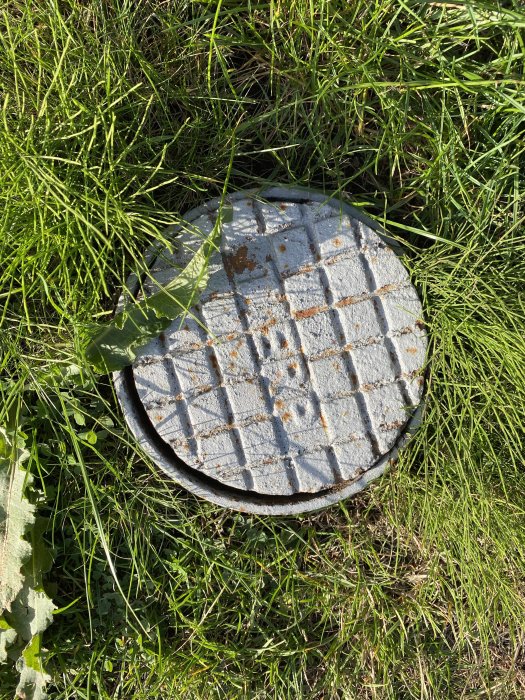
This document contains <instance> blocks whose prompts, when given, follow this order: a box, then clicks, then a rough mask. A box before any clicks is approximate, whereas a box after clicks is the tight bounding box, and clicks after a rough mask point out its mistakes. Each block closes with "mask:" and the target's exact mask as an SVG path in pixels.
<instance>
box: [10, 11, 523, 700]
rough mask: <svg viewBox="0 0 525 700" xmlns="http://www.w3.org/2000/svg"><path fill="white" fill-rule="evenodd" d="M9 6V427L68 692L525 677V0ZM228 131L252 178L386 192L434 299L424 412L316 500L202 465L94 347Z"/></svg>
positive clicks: (271, 692)
mask: <svg viewBox="0 0 525 700" xmlns="http://www.w3.org/2000/svg"><path fill="white" fill-rule="evenodd" d="M0 27H1V29H0V31H1V34H2V42H1V47H0V76H1V79H0V85H1V92H2V105H3V108H2V123H1V129H0V164H1V167H0V200H1V206H0V226H1V234H0V270H1V281H0V323H1V331H2V333H1V335H0V350H1V357H0V372H1V381H0V393H1V402H0V413H2V416H1V417H0V422H5V420H7V416H8V414H9V416H10V417H11V419H12V413H13V410H15V409H14V408H13V407H17V406H18V408H16V417H17V420H18V421H19V423H20V424H21V427H22V429H23V430H24V431H25V432H26V434H27V435H28V441H29V444H30V446H31V450H32V461H31V465H32V470H33V472H34V474H35V475H36V477H37V479H40V482H41V485H42V487H43V488H44V489H45V491H46V495H47V502H48V511H47V513H46V515H47V516H48V518H49V527H48V531H47V538H48V540H49V542H50V543H51V545H52V547H53V550H54V554H55V563H54V568H53V570H52V572H51V574H50V575H49V576H48V588H49V592H50V593H52V594H53V597H54V600H55V602H56V603H57V605H58V606H59V612H58V614H57V615H56V617H55V622H54V624H53V626H52V627H51V628H50V629H49V631H48V633H47V636H46V638H45V645H46V647H47V649H48V656H47V659H48V660H47V666H48V670H49V672H50V673H51V675H52V677H53V685H52V686H51V689H50V696H51V697H52V698H57V699H65V698H71V699H73V698H75V699H76V698H85V699H87V698H95V697H96V698H102V699H103V698H107V699H109V698H111V699H112V700H115V699H117V698H133V699H134V700H139V699H141V698H150V697H163V698H168V699H170V700H171V699H173V700H178V698H206V699H208V698H210V699H211V698H228V699H229V698H247V699H250V700H251V699H259V698H260V699H262V698H265V699H266V698H275V699H276V700H277V699H278V700H281V699H284V698H316V699H317V698H318V699H319V700H320V699H323V700H324V699H328V698H330V699H332V698H334V699H335V698H344V699H345V700H346V699H350V698H360V699H362V698H371V699H374V700H375V699H377V700H379V699H381V700H383V699H386V698H391V699H393V700H401V699H405V698H407V699H408V698H439V699H441V698H454V699H457V698H474V697H475V698H501V699H502V700H510V699H511V698H522V697H525V653H524V646H523V634H524V624H523V620H524V619H525V591H524V580H525V579H524V575H525V564H524V561H525V528H524V524H525V519H524V506H525V501H524V498H523V493H524V491H525V474H524V470H523V457H522V454H523V443H524V440H523V421H524V418H525V416H524V406H525V352H524V340H523V318H524V316H525V314H524V311H525V309H524V296H523V291H524V290H523V269H524V256H523V253H524V249H525V237H524V233H523V231H524V206H523V201H524V193H525V183H524V169H523V165H524V149H525V146H524V134H525V119H524V117H525V98H524V84H525V77H524V56H525V42H524V40H525V35H524V29H525V11H524V10H523V7H522V5H521V4H520V3H519V2H506V3H495V2H494V3H493V2H488V1H486V0H479V1H478V0H476V1H474V2H458V3H439V2H427V3H420V2H415V0H408V2H394V1H393V0H377V2H375V3H368V2H364V1H361V0H357V1H356V2H353V3H347V2H342V1H341V2H340V1H339V0H336V1H334V2H328V1H323V0H319V2H316V3H313V2H306V0H304V1H303V0H288V1H287V2H284V1H283V2H278V1H277V0H274V1H271V2H268V3H254V2H247V3H245V4H242V3H239V2H233V1H231V0H223V1H222V2H184V1H182V0H178V1H177V2H171V1H166V0H146V1H143V2H141V3H132V2H129V1H128V0H112V1H111V2H103V1H102V0H84V1H83V2H78V0H62V1H61V2H58V0H39V2H34V1H33V2H31V1H30V0H25V2H24V1H22V0H15V1H14V2H9V3H4V5H3V7H2V14H1V18H0ZM232 148H234V149H235V152H234V154H235V157H234V160H233V168H232V171H231V175H230V183H231V189H237V188H243V187H247V186H253V185H254V184H262V183H265V182H269V181H272V182H275V181H277V182H289V183H299V184H303V185H310V186H313V187H318V188H323V189H324V190H325V191H326V192H328V193H336V194H337V195H338V196H341V197H343V198H345V199H347V200H348V201H351V202H352V203H354V204H356V205H357V206H360V207H362V208H363V209H364V210H366V212H367V213H368V214H370V215H372V216H374V217H375V218H376V219H377V220H378V221H380V222H381V223H382V224H383V225H385V226H386V227H387V228H388V229H389V230H390V232H391V233H393V234H395V235H397V236H399V237H400V239H401V240H403V241H404V243H405V244H406V246H407V248H408V249H409V255H407V258H406V260H405V262H406V264H407V266H408V267H409V269H410V271H411V274H412V278H413V280H414V282H415V283H416V284H417V285H418V286H419V288H420V289H421V294H422V298H423V301H424V306H425V312H426V316H427V319H428V326H429V333H430V335H431V338H432V354H431V364H430V377H429V382H428V395H427V403H426V417H425V421H424V424H423V427H422V429H421V430H420V432H419V433H418V434H417V437H416V438H415V439H414V440H413V441H412V443H411V445H410V446H409V448H408V449H407V450H405V451H404V453H403V455H402V457H401V459H400V461H399V463H398V464H397V465H396V466H395V467H394V468H393V469H392V470H391V471H390V472H389V473H388V474H387V475H386V476H384V477H383V478H382V479H381V480H380V481H379V482H378V483H376V484H375V485H374V486H372V487H371V488H369V489H368V490H367V491H366V492H364V493H363V494H361V495H360V496H358V497H357V498H354V499H352V500H349V501H347V502H345V503H342V504H341V505H339V506H334V507H333V508H330V509H328V510H326V511H324V512H322V513H319V514H314V515H309V516H303V517H297V518H289V519H275V518H270V519H267V518H258V517H248V516H245V515H240V514H235V513H232V512H228V511H224V510H221V509H219V508H216V507H214V506H211V505H209V504H207V503H204V502H201V501H198V500H197V499H196V498H194V497H193V496H191V495H189V494H187V493H185V492H183V491H181V490H179V489H177V488H176V487H175V486H174V485H173V484H172V483H168V482H167V481H166V479H163V478H162V477H160V476H159V474H158V473H157V471H156V470H155V469H154V467H153V466H152V465H151V464H149V462H147V461H145V459H144V457H143V456H142V455H140V454H138V453H137V450H136V448H135V446H134V443H133V441H132V440H131V439H130V437H129V436H128V435H127V433H126V431H125V429H124V427H123V422H122V418H121V416H120V413H119V412H118V409H117V406H116V402H115V399H114V396H113V392H112V388H111V385H110V382H109V380H108V379H107V378H104V377H103V378H100V377H95V376H93V375H92V374H90V372H89V370H88V369H87V368H85V367H84V366H82V354H81V348H82V344H83V342H84V340H85V337H86V331H87V330H88V329H89V327H90V325H91V324H92V322H93V320H98V321H101V320H104V319H107V318H109V317H110V316H111V314H112V312H113V308H114V304H115V300H116V298H117V297H118V294H119V290H120V289H121V287H122V285H123V284H124V282H125V279H126V277H127V275H128V274H129V273H130V272H131V271H138V270H140V269H141V267H142V266H143V264H144V263H143V261H142V252H143V250H144V249H145V247H146V246H147V245H148V244H149V243H151V242H152V241H158V242H160V243H162V242H163V240H164V239H163V235H164V234H163V229H164V227H165V226H166V225H167V224H169V223H173V222H175V221H177V220H178V218H179V217H180V216H181V215H182V214H183V213H184V211H185V210H186V209H187V208H189V207H191V206H193V205H195V204H198V203H200V202H202V201H203V200H205V199H207V198H209V197H211V196H216V195H219V194H220V193H221V189H222V183H223V181H224V178H225V177H226V174H227V172H228V167H229V163H230V157H231V153H232ZM0 674H2V676H1V677H2V682H1V683H0V688H1V690H0V697H1V698H6V699H7V698H10V697H11V696H12V690H13V688H14V686H15V681H14V679H13V678H11V677H10V676H9V673H8V672H7V671H5V672H4V671H2V670H0Z"/></svg>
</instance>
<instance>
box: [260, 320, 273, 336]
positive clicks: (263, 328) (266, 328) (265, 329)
mask: <svg viewBox="0 0 525 700" xmlns="http://www.w3.org/2000/svg"><path fill="white" fill-rule="evenodd" d="M276 324H277V319H276V318H274V317H272V318H271V319H269V321H267V322H266V323H265V324H264V326H261V327H260V329H259V330H260V331H261V333H262V334H263V335H268V333H269V332H270V328H271V327H272V326H275V325H276Z"/></svg>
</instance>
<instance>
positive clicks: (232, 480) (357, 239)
mask: <svg viewBox="0 0 525 700" xmlns="http://www.w3.org/2000/svg"><path fill="white" fill-rule="evenodd" d="M229 202H230V204H231V205H232V207H233V219H232V220H231V221H228V222H227V223H224V224H223V229H222V242H221V251H220V253H219V252H217V253H216V254H215V255H214V256H213V258H212V260H211V274H210V282H209V285H208V287H207V289H206V291H205V293H204V294H203V295H202V297H201V300H200V303H199V304H198V305H197V306H196V307H195V308H194V309H193V316H192V317H190V316H187V317H186V318H185V319H184V320H183V321H182V322H181V321H180V320H176V321H174V322H173V323H172V324H171V326H170V327H169V328H168V329H167V330H166V331H165V332H164V333H161V334H160V336H159V337H158V338H157V339H156V340H155V341H154V342H151V343H149V345H147V346H146V347H144V348H143V349H142V351H141V352H140V354H139V355H138V357H137V359H136V361H135V363H134V364H133V366H132V367H130V368H127V369H126V370H124V371H123V372H119V373H117V374H116V375H115V380H116V387H117V392H118V396H119V399H120V401H121V403H122V406H123V409H124V412H125V415H126V419H127V421H128V423H129V425H130V427H131V430H132V431H133V433H134V434H135V436H136V437H137V438H138V440H139V441H140V443H141V444H142V446H143V447H144V448H145V449H146V451H148V452H149V453H150V454H151V455H152V457H153V459H154V460H155V462H156V463H157V464H158V465H159V466H160V467H162V469H164V471H166V472H167V473H168V474H169V475H170V476H172V477H173V479H174V480H175V481H177V482H178V483H180V484H182V485H184V486H185V487H186V488H188V489H189V490H190V491H193V492H194V493H196V494H198V495H200V496H202V497H204V498H207V499H209V500H211V501H214V502H215V503H219V504H221V505H224V506H228V507H231V508H236V509H238V510H243V511H251V512H256V513H280V514H285V513H298V512H302V511H308V510H314V509H316V508H320V507H322V506H325V505H328V504H330V503H333V502H335V501H337V500H339V499H341V498H345V497H347V496H349V495H351V494H352V493H355V492H357V491H359V490H361V489H362V488H363V487H364V486H365V485H366V484H367V483H368V482H369V481H370V480H371V479H372V478H374V477H376V476H378V475H379V474H380V473H381V472H382V471H383V470H384V468H385V466H386V464H387V463H388V461H389V460H391V459H392V458H393V457H394V456H395V453H396V450H397V448H398V447H399V445H400V444H401V443H402V442H403V441H404V440H405V439H406V436H407V434H408V431H409V430H410V429H411V428H413V427H414V425H415V422H416V420H417V411H416V410H415V409H416V407H417V406H418V404H419V402H420V400H421V395H422V390H423V377H422V368H423V365H424V361H425V352H426V346H427V339H426V334H425V331H424V330H423V327H422V322H421V317H422V309H421V304H420V301H419V299H418V296H417V293H416V291H415V289H414V287H413V286H412V284H411V283H410V280H409V278H408V274H407V272H406V270H405V268H404V267H403V265H402V264H401V262H400V261H399V259H398V257H397V256H396V254H395V253H394V252H393V250H392V249H391V248H390V247H388V246H387V245H386V244H385V242H384V240H383V239H381V238H380V237H379V235H378V234H377V233H375V232H374V231H373V230H372V228H370V226H369V225H367V223H365V222H364V220H363V217H362V215H361V214H359V213H358V212H357V210H354V209H353V208H351V207H349V206H347V205H344V204H342V203H341V202H340V201H337V200H332V201H327V200H326V198H325V197H324V196H323V195H320V194H319V193H314V192H310V191H308V192H304V191H300V190H288V189H283V188H273V189H269V190H265V191H262V192H258V193H254V192H238V193H236V194H234V195H232V196H231V197H229ZM217 210H218V201H216V200H215V201H211V202H209V203H208V204H207V205H205V206H204V207H201V208H199V209H196V210H193V211H191V212H189V214H188V215H187V216H186V217H185V221H186V222H187V223H186V224H185V226H184V230H182V231H180V230H179V235H178V236H177V238H176V239H175V240H176V244H177V246H178V247H177V250H176V252H175V254H174V255H170V254H169V253H168V251H166V252H165V253H163V254H161V255H159V256H158V257H157V258H156V259H154V260H153V262H152V263H151V273H152V277H153V278H154V279H155V280H157V281H158V282H160V283H166V282H167V281H169V280H170V279H172V278H173V277H174V276H175V275H176V274H177V272H178V270H177V267H178V268H180V266H181V265H185V264H186V263H187V262H188V260H189V258H190V257H191V251H192V249H193V250H195V249H196V248H197V247H198V245H200V243H201V242H202V238H203V235H206V234H207V233H209V232H210V231H211V230H212V227H213V225H214V220H215V217H216V214H217ZM144 287H145V289H146V293H147V292H148V282H145V283H144ZM149 289H150V290H152V289H153V285H152V284H151V283H149Z"/></svg>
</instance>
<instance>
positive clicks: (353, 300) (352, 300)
mask: <svg viewBox="0 0 525 700" xmlns="http://www.w3.org/2000/svg"><path fill="white" fill-rule="evenodd" d="M362 298H363V297H362V296H358V297H344V298H343V299H339V301H338V302H337V303H336V304H335V306H336V307H337V308H338V309H340V308H341V307H343V306H350V304H357V302H358V301H361V299H362Z"/></svg>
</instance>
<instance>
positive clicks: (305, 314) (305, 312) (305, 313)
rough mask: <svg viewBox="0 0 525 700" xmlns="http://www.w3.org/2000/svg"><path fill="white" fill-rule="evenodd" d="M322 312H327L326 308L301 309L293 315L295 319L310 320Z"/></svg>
mask: <svg viewBox="0 0 525 700" xmlns="http://www.w3.org/2000/svg"><path fill="white" fill-rule="evenodd" d="M323 311H328V306H326V305H324V306H311V307H310V308H309V309H302V310H301V311H296V312H295V313H294V316H295V318H297V319H301V318H310V317H311V316H315V315H316V314H320V313H322V312H323Z"/></svg>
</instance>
